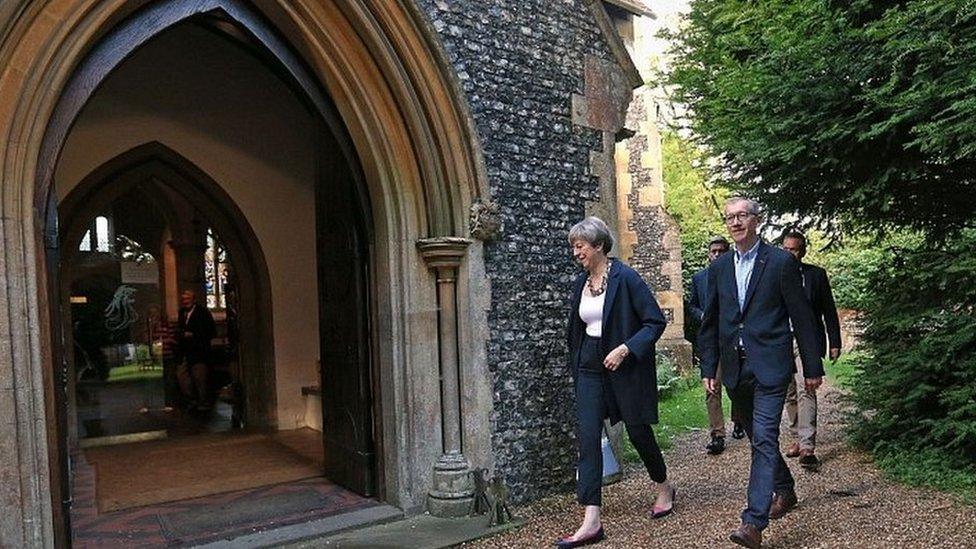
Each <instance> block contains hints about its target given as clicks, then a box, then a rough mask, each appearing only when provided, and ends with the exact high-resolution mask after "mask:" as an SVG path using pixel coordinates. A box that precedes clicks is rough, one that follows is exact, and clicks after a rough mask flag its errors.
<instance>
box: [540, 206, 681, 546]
mask: <svg viewBox="0 0 976 549" xmlns="http://www.w3.org/2000/svg"><path fill="white" fill-rule="evenodd" d="M569 242H570V244H571V246H572V249H573V257H574V258H575V259H576V261H577V262H578V263H579V264H580V265H581V266H582V267H583V269H584V272H583V273H581V274H580V275H579V277H577V279H576V281H575V282H574V284H573V288H572V294H571V299H570V302H571V304H572V305H571V307H570V314H569V327H568V330H567V331H568V344H569V369H570V372H572V374H573V381H574V384H575V389H576V420H577V429H578V431H577V433H578V436H577V439H578V442H579V464H578V468H577V471H578V475H579V478H578V480H577V488H576V497H577V500H578V501H579V503H580V505H583V506H584V507H585V514H584V518H583V524H582V525H581V526H580V527H579V529H578V530H577V531H576V533H575V534H573V535H572V536H568V537H564V538H560V539H559V540H557V541H556V546H557V547H560V548H563V549H565V548H570V547H579V546H581V545H588V544H590V543H596V542H598V541H600V540H602V539H604V537H605V535H604V531H603V525H602V523H601V522H600V504H601V487H602V483H603V453H602V449H601V446H600V439H601V436H602V432H603V420H604V419H607V418H609V419H610V421H611V423H617V422H619V421H623V422H624V424H625V425H626V427H627V435H628V436H629V437H630V440H631V442H632V443H633V444H634V448H635V449H636V450H637V452H638V454H640V457H641V460H642V461H643V462H644V466H645V467H646V468H647V472H648V474H649V475H650V477H651V480H653V481H654V482H656V483H657V488H658V489H657V497H656V500H655V502H654V505H653V507H652V512H651V517H652V518H659V517H663V516H666V515H668V514H670V513H671V510H672V508H673V506H674V495H675V491H674V488H673V487H672V486H671V485H670V484H669V483H668V481H667V469H666V467H665V465H664V458H663V457H662V455H661V449H660V448H659V447H658V445H657V441H655V439H654V432H653V431H652V430H651V424H652V423H657V372H656V369H655V364H654V344H655V343H656V342H657V340H658V338H660V337H661V334H662V333H663V332H664V327H665V324H666V321H665V319H664V315H663V314H662V313H661V308H660V307H658V304H657V301H655V299H654V296H653V295H652V294H651V291H650V289H649V288H648V287H647V284H645V283H644V280H643V279H641V277H640V275H638V274H637V272H636V271H634V270H633V269H631V268H630V267H628V266H627V265H624V263H623V262H622V261H620V260H618V259H610V258H608V257H607V253H609V252H610V249H611V248H612V247H613V238H612V237H611V236H610V231H609V229H608V228H607V225H606V223H604V222H603V221H602V220H600V219H599V218H596V217H588V218H586V219H584V220H583V221H581V222H579V223H577V224H576V225H575V226H573V228H572V229H571V230H570V231H569Z"/></svg>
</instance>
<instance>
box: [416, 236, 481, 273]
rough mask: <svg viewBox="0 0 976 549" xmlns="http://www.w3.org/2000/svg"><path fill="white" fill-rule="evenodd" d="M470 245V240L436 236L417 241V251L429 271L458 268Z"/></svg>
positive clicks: (458, 237)
mask: <svg viewBox="0 0 976 549" xmlns="http://www.w3.org/2000/svg"><path fill="white" fill-rule="evenodd" d="M470 245H471V240H470V239H467V238H462V237H460V236H437V237H432V238H422V239H420V240H418V241H417V249H418V250H420V255H421V257H423V258H424V261H425V262H426V263H427V266H428V267H430V268H431V269H443V268H457V267H460V266H461V261H463V260H464V256H465V255H467V253H468V246H470Z"/></svg>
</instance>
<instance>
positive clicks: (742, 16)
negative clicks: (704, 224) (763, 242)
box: [666, 0, 976, 236]
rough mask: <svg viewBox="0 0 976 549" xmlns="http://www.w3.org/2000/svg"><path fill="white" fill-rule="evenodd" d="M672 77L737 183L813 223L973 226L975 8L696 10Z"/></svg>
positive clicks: (816, 5) (864, 1)
mask: <svg viewBox="0 0 976 549" xmlns="http://www.w3.org/2000/svg"><path fill="white" fill-rule="evenodd" d="M667 37H668V38H670V39H672V40H674V43H675V46H674V49H673V51H672V54H673V55H674V61H673V64H672V69H671V71H670V72H669V73H668V74H667V75H666V80H667V84H668V85H669V86H670V87H671V88H672V89H674V90H675V99H676V100H677V101H678V102H680V103H683V104H685V105H687V106H688V107H689V109H690V112H691V113H693V117H692V118H691V121H690V127H691V129H692V130H693V132H694V134H695V135H696V136H697V138H698V139H699V141H700V143H701V145H702V146H704V147H705V148H706V149H707V150H708V152H709V153H710V154H711V155H712V156H713V157H714V158H715V159H716V162H715V163H714V167H715V170H716V172H717V173H719V174H721V176H722V177H723V179H725V180H726V181H727V182H728V183H729V184H730V185H732V186H733V187H734V188H736V189H738V190H742V191H743V192H745V193H746V194H750V195H754V196H756V197H757V198H758V199H759V200H761V201H762V202H763V203H764V204H765V205H766V206H767V207H768V208H770V210H771V211H772V212H774V213H779V214H789V213H795V214H798V215H799V216H800V219H802V220H803V221H804V222H805V223H807V224H819V225H821V226H822V227H827V226H828V225H829V224H836V223H845V222H846V223H849V224H851V225H853V226H862V227H863V226H867V227H869V228H871V229H872V230H880V231H884V230H886V229H890V228H896V227H905V228H911V229H917V230H922V231H924V232H926V233H928V234H932V235H935V236H943V235H947V234H952V233H953V232H955V231H957V230H959V229H960V228H963V227H967V226H968V227H971V226H973V224H974V215H973V213H974V212H976V93H974V91H976V3H973V2H970V1H967V0H914V1H903V2H898V3H892V2H881V1H869V0H854V1H849V2H838V1H828V0H769V1H765V2H753V1H751V0H695V1H694V2H693V3H692V5H691V12H690V14H689V16H688V18H687V21H686V25H684V26H683V27H682V28H681V30H679V31H677V32H675V33H670V34H669V35H668V36H667Z"/></svg>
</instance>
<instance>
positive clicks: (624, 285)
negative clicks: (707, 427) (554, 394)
mask: <svg viewBox="0 0 976 549" xmlns="http://www.w3.org/2000/svg"><path fill="white" fill-rule="evenodd" d="M585 284H586V273H585V272H583V273H581V274H580V275H579V277H577V278H576V281H575V282H574V283H573V290H572V292H573V293H572V295H571V296H570V308H569V323H568V328H567V340H568V345H569V364H568V366H569V369H570V372H572V374H573V379H574V380H575V379H576V374H577V370H578V368H579V358H580V357H579V355H580V347H581V346H582V343H583V334H585V333H586V325H585V324H583V321H582V320H581V319H580V316H579V306H580V299H581V297H582V295H583V286H584V285H585ZM666 325H667V321H666V320H665V319H664V314H663V313H662V312H661V308H660V307H659V306H658V304H657V301H656V300H655V299H654V295H653V294H652V293H651V290H650V288H648V287H647V284H645V283H644V279H642V278H641V277H640V275H639V274H637V272H636V271H635V270H633V269H631V268H630V267H629V266H627V265H626V264H624V262H622V261H620V260H618V259H614V260H613V265H612V266H611V267H610V278H609V280H607V294H606V298H605V299H604V302H603V335H602V336H601V338H600V348H601V352H602V353H603V356H604V357H605V356H606V355H608V354H609V353H610V351H612V350H614V349H615V348H616V347H617V346H619V345H620V344H621V343H624V344H626V345H627V348H628V349H630V354H628V355H627V358H625V359H624V361H623V362H622V363H621V364H620V367H619V368H617V369H616V370H615V371H612V372H611V371H609V370H606V373H607V374H608V379H609V384H608V387H606V393H605V397H606V402H607V417H609V418H610V421H611V423H617V422H619V421H621V420H623V421H624V423H626V424H628V425H645V424H649V423H657V370H656V365H655V351H654V344H655V343H657V340H658V339H660V337H661V334H662V333H664V328H665V326H666Z"/></svg>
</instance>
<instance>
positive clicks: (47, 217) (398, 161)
mask: <svg viewBox="0 0 976 549" xmlns="http://www.w3.org/2000/svg"><path fill="white" fill-rule="evenodd" d="M154 9H159V10H163V11H166V12H168V13H169V14H170V15H171V16H173V17H172V18H171V21H172V22H173V23H176V22H178V21H182V20H185V19H186V18H187V17H192V16H200V15H204V16H207V17H213V18H214V19H215V22H216V23H217V24H218V26H219V25H220V24H222V23H221V21H226V20H227V18H228V17H229V18H230V20H231V21H230V22H231V23H232V25H231V26H232V27H235V28H240V27H241V25H243V27H244V28H245V29H247V32H246V33H244V38H246V39H247V40H251V39H254V38H257V39H258V40H259V41H260V42H262V43H263V45H264V47H265V48H266V49H268V50H269V51H272V52H273V53H274V52H275V48H273V47H269V44H274V43H277V44H278V45H280V46H283V47H284V48H285V49H286V50H287V51H290V52H292V53H291V54H290V57H291V59H293V60H294V61H296V62H297V63H296V64H294V65H293V64H289V63H287V62H284V60H285V59H286V58H288V57H289V55H284V54H277V53H276V54H275V55H276V57H277V58H278V59H279V61H282V65H283V66H285V67H286V68H287V70H289V71H291V76H292V77H293V78H294V79H295V80H296V81H297V82H298V83H299V85H301V86H302V88H303V89H305V85H304V84H306V83H307V84H311V85H313V86H314V87H316V88H318V90H319V91H320V92H321V96H322V97H324V98H326V99H327V101H329V102H330V103H327V104H326V105H327V106H328V104H331V106H332V108H331V113H332V115H333V116H334V117H335V118H333V119H332V120H333V121H339V122H341V127H342V128H344V129H345V132H346V133H345V136H347V137H348V140H347V142H348V144H349V145H348V147H347V148H346V149H344V150H346V151H353V152H354V153H355V158H356V159H358V161H359V163H358V170H360V172H359V174H360V176H361V182H360V187H357V189H358V190H359V192H361V193H362V194H361V195H360V196H361V197H362V198H366V199H368V205H367V206H366V210H367V211H368V213H369V214H370V216H371V217H370V220H369V221H370V222H369V226H368V228H369V230H370V231H371V237H372V238H371V248H370V250H369V255H370V257H372V258H373V262H372V264H371V265H370V276H371V279H372V280H373V282H372V292H373V297H374V299H373V301H372V303H371V310H370V313H371V317H372V318H373V319H374V322H375V326H374V327H375V330H376V331H377V336H376V337H375V338H374V343H373V347H374V354H375V361H376V363H377V368H376V369H377V379H376V380H375V383H376V384H377V385H378V386H380V387H382V390H381V392H380V395H379V398H380V400H381V403H380V409H381V410H382V412H381V415H380V417H378V418H377V425H378V429H379V431H380V435H381V436H380V439H379V441H378V442H379V443H380V445H381V446H383V447H384V448H383V453H384V455H385V461H384V465H383V467H382V470H381V471H380V478H379V482H380V484H381V489H382V491H383V493H384V494H385V496H384V497H385V499H387V500H388V501H390V502H392V503H395V504H397V505H399V506H401V507H403V508H405V509H408V510H410V509H413V510H416V509H420V508H422V507H423V504H424V500H425V498H426V493H427V491H428V490H429V488H430V482H431V480H430V464H431V463H432V462H433V461H435V460H436V458H437V456H438V454H439V453H440V449H439V448H438V446H439V445H438V444H436V441H439V440H440V438H441V433H440V426H439V425H437V424H436V423H435V424H432V423H431V421H430V419H431V418H438V417H440V408H439V405H438V403H437V402H438V399H437V397H436V395H437V394H438V389H437V383H436V381H437V379H438V370H437V369H438V349H437V347H438V344H437V338H438V335H437V333H436V331H435V330H432V329H431V328H430V327H431V326H434V325H436V323H437V320H436V319H437V305H436V303H437V295H436V289H435V285H434V277H433V275H432V274H431V272H430V271H429V270H428V267H427V266H426V265H425V263H424V260H423V258H422V257H421V254H420V253H419V251H418V250H417V248H416V246H415V245H414V243H416V242H417V241H418V240H420V239H423V238H427V237H435V236H437V237H439V236H448V237H451V236H453V237H467V236H469V229H468V226H467V224H468V216H469V209H470V207H471V206H472V204H474V203H475V202H476V201H478V200H486V201H487V200H489V195H488V190H487V184H486V177H485V171H484V167H483V161H482V159H481V158H480V153H479V152H478V147H477V138H476V133H475V131H474V130H473V123H472V121H471V118H470V115H469V114H468V112H467V107H466V105H465V102H464V100H463V99H462V96H461V94H460V93H459V91H458V88H457V85H456V83H455V82H454V80H453V78H452V77H451V76H450V74H451V70H450V68H449V65H448V64H447V63H446V62H445V60H444V56H443V55H442V53H441V52H440V50H439V49H438V47H437V46H436V45H435V41H434V40H432V39H431V37H430V35H429V34H428V32H429V31H428V30H427V27H426V23H425V22H424V21H423V19H422V16H421V15H420V14H419V13H418V12H417V9H416V7H414V6H412V5H410V3H409V2H405V1H400V0H392V1H386V0H382V1H379V0H324V1H323V0H256V1H255V2H254V3H253V4H250V3H248V4H247V5H245V4H244V3H243V2H238V1H237V0H169V1H167V0H157V1H138V2H132V1H129V0H50V1H48V2H45V3H43V4H41V3H36V2H30V1H28V0H14V3H13V4H11V6H8V8H7V9H6V10H5V11H4V12H3V15H5V16H8V17H9V18H8V19H7V20H5V21H0V61H2V64H3V66H5V67H7V68H8V70H6V71H5V72H4V73H3V74H0V88H2V89H4V91H5V93H4V95H3V97H2V98H0V136H2V137H3V139H2V140H0V142H2V143H3V145H2V147H0V177H2V185H3V188H2V193H0V235H2V239H3V243H4V273H3V274H4V276H3V277H2V278H0V331H2V332H3V333H6V334H10V335H9V344H5V345H4V346H2V347H0V353H2V355H3V356H2V357H0V358H2V360H0V362H2V363H4V364H7V365H9V366H5V368H6V369H5V371H4V373H3V377H4V379H6V378H11V379H17V380H18V381H17V383H18V388H17V390H16V391H11V395H13V396H14V399H13V401H14V406H15V408H16V410H17V412H18V416H17V417H18V420H17V422H16V423H15V425H14V426H13V427H12V428H11V429H12V430H11V431H10V436H11V439H12V440H13V444H12V445H11V446H8V447H5V449H3V450H2V451H3V452H4V453H3V454H2V455H0V458H2V459H5V460H7V461H8V462H11V463H13V462H16V463H18V469H17V471H18V472H17V474H18V478H20V482H19V483H16V485H15V486H13V485H11V486H7V487H5V488H4V489H5V490H7V491H8V492H7V493H6V495H9V496H11V497H5V498H4V501H5V502H16V503H5V504H4V505H3V506H2V510H3V512H4V514H5V515H6V516H8V517H10V520H8V521H6V522H4V523H3V524H2V525H0V526H2V528H3V532H2V534H3V538H4V539H5V540H12V543H14V544H24V545H31V546H37V545H42V546H48V545H53V544H56V543H59V540H61V541H63V540H64V535H65V532H64V531H63V529H62V528H61V526H60V525H62V524H63V520H62V519H63V517H62V516H61V514H62V510H61V503H62V502H63V501H68V499H69V498H68V494H67V493H66V492H65V491H64V489H65V486H64V479H63V478H62V477H61V471H62V470H63V468H64V466H65V464H64V462H63V459H64V455H63V453H62V452H59V451H58V448H59V446H60V445H61V444H62V440H63V437H62V436H61V431H62V429H60V428H58V427H57V421H50V420H52V419H57V418H58V417H59V405H58V403H59V402H60V400H61V398H62V395H60V394H59V390H58V383H57V381H56V380H57V376H58V375H59V371H60V365H58V366H57V367H56V366H55V363H56V360H57V359H58V358H59V352H58V340H57V338H56V337H54V336H55V334H56V330H54V326H53V324H52V320H53V318H52V313H51V310H50V308H49V307H48V305H49V304H51V303H52V302H55V301H56V294H57V292H56V288H57V287H58V282H57V278H56V276H55V274H52V273H55V271H56V269H53V270H52V263H55V262H56V260H57V249H58V237H57V233H56V230H55V229H56V227H57V223H56V221H55V217H56V209H55V207H54V204H53V201H52V198H53V195H52V194H51V177H52V175H53V172H54V166H55V165H56V164H57V158H58V154H59V151H60V147H61V146H62V144H63V139H64V136H65V135H67V133H68V131H69V130H70V127H71V124H72V122H73V117H74V116H76V115H77V110H78V109H79V108H80V107H81V106H82V105H84V103H85V101H86V100H87V97H88V96H89V95H90V93H91V92H92V91H93V90H95V89H96V88H97V86H98V84H99V82H100V81H101V79H102V78H104V76H105V75H107V74H108V73H109V72H111V68H112V67H114V66H115V65H116V64H117V61H116V62H113V61H112V59H113V58H118V60H121V59H122V58H124V56H125V55H127V53H126V52H131V51H133V49H134V47H135V46H133V47H132V48H129V47H121V43H126V42H127V41H129V42H133V43H139V40H138V39H137V37H136V36H135V34H138V31H139V28H138V26H135V27H127V26H126V25H127V22H129V21H131V20H132V17H133V16H138V15H139V13H143V14H145V13H147V11H144V12H140V11H139V10H154ZM160 13H162V12H160ZM242 14H243V15H242ZM245 15H246V16H254V17H250V19H249V17H245ZM242 19H243V20H244V21H242ZM144 24H145V22H144ZM121 28H126V29H128V31H127V32H130V33H133V34H124V33H123V34H117V33H116V34H113V33H115V32H116V31H118V29H121ZM110 36H116V37H118V40H119V43H117V44H116V45H117V46H120V47H121V49H113V48H111V47H109V48H105V49H102V46H103V45H104V44H106V43H107V42H106V39H107V38H109V37H110ZM144 38H145V39H150V38H151V35H148V36H145V37H144ZM96 52H98V53H97V54H96V55H93V56H91V57H89V55H90V54H95V53H96ZM102 56H104V57H102ZM113 56H114V57H113ZM86 59H87V60H94V61H93V62H92V63H90V64H89V66H93V67H95V69H96V70H95V72H87V73H85V72H84V71H83V72H82V73H79V72H78V70H79V67H81V66H82V65H83V64H85V61H86ZM295 67H298V68H301V67H304V76H302V75H301V74H299V73H300V72H302V71H296V70H295ZM78 74H85V75H83V76H81V77H80V78H81V80H75V79H76V78H78V77H77V75H78ZM99 75H100V76H99ZM306 93H308V90H306ZM308 97H309V98H311V100H312V101H313V103H314V101H315V99H314V98H315V94H314V93H308ZM60 105H67V106H60ZM71 105H74V107H72V106H71ZM315 107H316V108H319V107H320V106H319V105H315ZM325 120H326V121H327V122H328V121H329V118H328V117H325ZM330 128H332V126H331V125H330ZM347 158H348V157H347ZM457 288H458V290H457V292H458V293H457V295H458V313H459V315H458V326H457V333H458V335H459V339H460V341H459V342H458V343H457V346H458V349H457V350H458V353H459V354H460V360H459V362H460V364H461V368H462V375H463V376H464V378H465V382H466V383H465V385H466V386H465V387H464V389H463V390H464V391H466V393H465V394H464V395H463V401H464V403H465V404H464V405H465V406H466V408H465V415H464V417H463V424H464V428H465V438H464V440H465V445H466V449H465V453H466V455H468V456H469V457H470V458H471V459H472V461H473V462H474V464H475V465H476V466H490V455H491V451H490V438H489V435H488V416H489V414H490V409H491V390H490V386H491V382H490V379H488V376H487V367H486V365H485V364H484V360H485V357H484V355H485V353H484V340H485V338H486V337H487V319H486V310H487V291H486V290H487V285H486V282H485V281H484V280H483V263H482V258H481V247H480V245H479V244H478V243H477V242H475V244H474V245H472V246H471V247H470V248H468V251H467V253H466V259H465V263H464V264H462V267H461V270H460V277H459V280H458V282H457ZM48 342H51V344H49V343H48ZM52 424H53V425H55V427H53V428H50V427H48V426H49V425H52ZM9 448H12V449H13V450H12V451H14V452H15V453H16V455H11V454H10V453H9V452H10V451H11V450H9ZM59 478H60V480H59Z"/></svg>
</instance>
